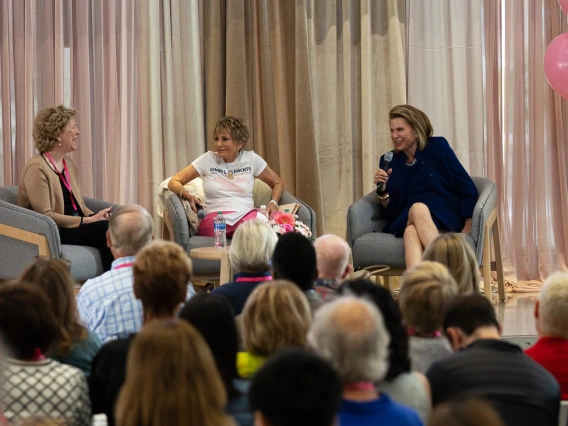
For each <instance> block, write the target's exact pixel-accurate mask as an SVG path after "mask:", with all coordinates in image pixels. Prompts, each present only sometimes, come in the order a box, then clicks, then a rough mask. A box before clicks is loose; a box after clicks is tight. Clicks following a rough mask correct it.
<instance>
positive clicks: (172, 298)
mask: <svg viewBox="0 0 568 426" xmlns="http://www.w3.org/2000/svg"><path fill="white" fill-rule="evenodd" d="M192 272H193V269H192V266H191V260H190V259H189V257H187V254H186V253H185V252H184V251H183V249H182V248H181V247H180V246H179V245H178V244H176V243H172V242H169V241H153V242H151V243H150V244H148V245H147V246H146V247H144V248H143V249H142V250H140V251H139V252H138V254H137V256H136V259H135V261H134V265H133V267H132V274H133V277H134V294H135V295H136V297H137V298H138V299H140V301H141V302H142V308H143V309H144V314H145V315H146V314H147V313H151V314H152V315H173V314H174V311H175V310H176V309H177V307H178V306H179V304H180V303H182V302H183V301H184V300H185V297H186V295H187V285H188V283H189V281H190V280H191V278H192Z"/></svg>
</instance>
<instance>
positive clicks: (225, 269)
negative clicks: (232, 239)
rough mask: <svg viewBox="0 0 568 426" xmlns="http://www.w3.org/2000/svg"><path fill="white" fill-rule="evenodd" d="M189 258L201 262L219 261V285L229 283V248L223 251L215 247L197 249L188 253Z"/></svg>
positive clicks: (230, 274)
mask: <svg viewBox="0 0 568 426" xmlns="http://www.w3.org/2000/svg"><path fill="white" fill-rule="evenodd" d="M189 257H193V258H194V259H203V260H220V261H221V272H220V274H219V285H223V284H226V283H228V282H230V281H231V276H232V273H231V265H230V263H229V247H226V248H224V249H220V248H215V247H199V248H194V249H191V250H190V251H189Z"/></svg>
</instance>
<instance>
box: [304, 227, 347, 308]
mask: <svg viewBox="0 0 568 426" xmlns="http://www.w3.org/2000/svg"><path fill="white" fill-rule="evenodd" d="M314 249H315V250H316V259H317V270H318V278H317V280H316V291H317V292H318V293H319V294H321V296H322V297H323V298H324V299H326V298H327V296H328V295H333V294H335V292H336V291H337V289H338V288H339V286H340V285H341V282H342V281H343V279H344V278H345V277H346V276H347V275H349V273H350V272H351V271H352V270H353V265H351V264H350V263H349V258H350V255H351V247H349V244H347V242H346V241H345V240H344V239H343V238H340V237H338V236H337V235H333V234H326V235H322V236H321V237H319V238H317V239H316V240H315V242H314Z"/></svg>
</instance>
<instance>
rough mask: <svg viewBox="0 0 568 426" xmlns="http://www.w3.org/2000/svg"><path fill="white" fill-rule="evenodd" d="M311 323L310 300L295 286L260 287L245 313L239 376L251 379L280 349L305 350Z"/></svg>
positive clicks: (286, 284) (284, 282) (253, 295)
mask: <svg viewBox="0 0 568 426" xmlns="http://www.w3.org/2000/svg"><path fill="white" fill-rule="evenodd" d="M302 238H305V237H302ZM311 322H312V318H311V313H310V306H309V305H308V301H307V300H306V298H305V297H304V295H303V293H302V291H301V290H300V289H299V288H298V287H297V286H296V285H295V284H293V283H291V282H287V281H281V280H277V281H272V282H269V283H265V284H263V285H261V286H258V287H257V288H256V289H255V290H254V291H253V292H252V294H251V295H250V297H249V298H248V300H247V303H246V304H245V308H244V310H243V314H242V338H243V345H244V348H245V350H246V352H239V353H238V354H237V371H238V373H239V376H240V377H242V378H243V379H250V378H251V377H252V376H253V375H254V374H255V373H256V371H257V370H258V369H259V368H260V367H261V366H262V364H264V361H265V360H266V359H267V358H268V357H270V356H271V355H272V354H274V353H275V352H276V351H277V350H278V349H281V348H284V347H287V346H298V347H301V348H304V347H306V335H307V334H308V330H309V329H310V325H311Z"/></svg>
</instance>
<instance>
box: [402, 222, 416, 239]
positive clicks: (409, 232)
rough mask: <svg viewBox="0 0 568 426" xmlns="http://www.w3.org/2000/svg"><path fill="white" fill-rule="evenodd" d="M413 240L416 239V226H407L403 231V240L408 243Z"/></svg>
mask: <svg viewBox="0 0 568 426" xmlns="http://www.w3.org/2000/svg"><path fill="white" fill-rule="evenodd" d="M413 238H416V239H417V238H418V231H417V230H416V226H414V225H408V226H407V227H406V228H405V230H404V240H405V241H408V240H409V239H413Z"/></svg>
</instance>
